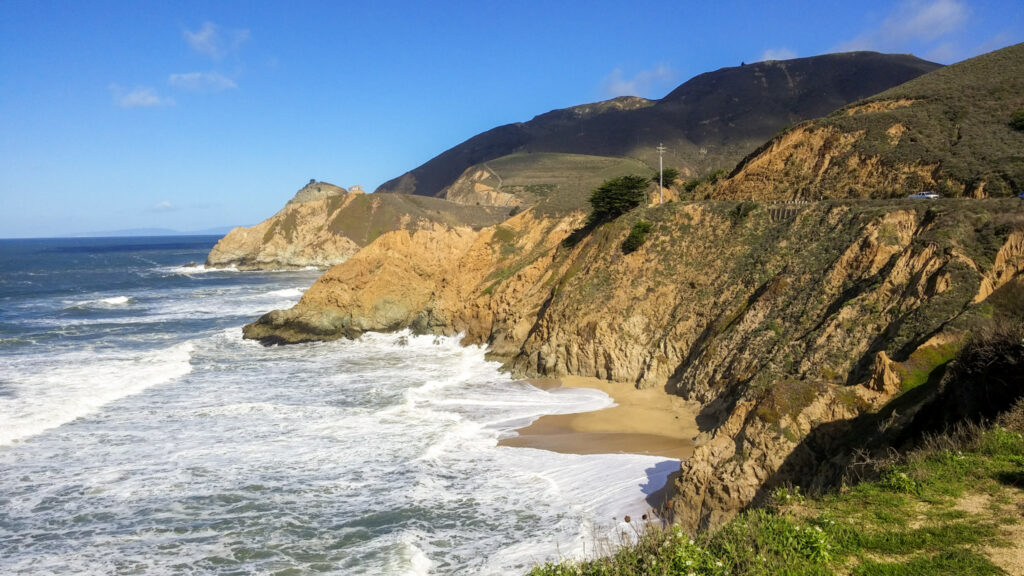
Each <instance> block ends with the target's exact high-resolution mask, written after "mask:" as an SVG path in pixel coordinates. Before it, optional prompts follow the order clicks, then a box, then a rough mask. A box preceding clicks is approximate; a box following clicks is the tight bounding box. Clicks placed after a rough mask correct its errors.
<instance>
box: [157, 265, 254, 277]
mask: <svg viewBox="0 0 1024 576" xmlns="http://www.w3.org/2000/svg"><path fill="white" fill-rule="evenodd" d="M156 271H157V272H160V273H162V274H178V275H181V276H191V275H193V274H209V273H211V272H241V270H239V269H238V268H236V267H235V266H234V265H232V266H225V267H223V268H218V267H212V266H211V267H208V266H206V265H205V264H196V265H195V266H160V267H158V268H156Z"/></svg>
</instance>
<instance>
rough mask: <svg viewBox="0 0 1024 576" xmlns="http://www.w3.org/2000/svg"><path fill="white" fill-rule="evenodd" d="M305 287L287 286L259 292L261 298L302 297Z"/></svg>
mask: <svg viewBox="0 0 1024 576" xmlns="http://www.w3.org/2000/svg"><path fill="white" fill-rule="evenodd" d="M305 291H306V290H305V288H285V289H283V290H272V291H270V292H267V293H265V294H258V295H257V297H259V298H302V294H303V293H304V292H305Z"/></svg>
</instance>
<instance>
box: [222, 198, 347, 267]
mask: <svg viewBox="0 0 1024 576" xmlns="http://www.w3.org/2000/svg"><path fill="white" fill-rule="evenodd" d="M345 200H349V197H347V196H346V197H345ZM334 203H335V202H334V201H332V199H330V198H324V199H319V200H310V201H308V202H289V203H288V204H287V205H286V206H285V207H284V208H282V209H281V210H280V211H279V212H278V213H277V214H274V215H273V216H271V217H270V218H268V219H266V220H264V221H263V222H260V223H259V224H257V225H255V226H252V227H249V228H245V227H241V226H240V227H238V228H235V229H234V230H232V231H231V232H229V233H228V235H227V236H225V237H224V238H221V239H220V241H219V242H217V245H216V246H214V247H213V249H212V250H211V251H210V254H209V256H207V258H206V265H207V266H211V267H217V268H223V267H229V266H234V267H236V268H238V269H240V270H275V269H297V268H306V267H310V266H312V267H316V268H328V267H330V266H333V265H335V264H340V263H341V262H344V261H345V260H348V259H349V258H350V257H352V255H353V254H355V253H356V252H358V251H359V249H360V248H361V246H360V245H359V244H357V243H356V242H354V241H353V240H352V239H351V238H349V237H347V236H345V235H343V234H337V233H334V232H333V231H331V230H330V228H329V225H330V222H331V217H332V216H333V212H332V211H331V208H332V205H333V204H334ZM343 203H344V201H343ZM297 222H302V225H301V226H299V225H296V223H297Z"/></svg>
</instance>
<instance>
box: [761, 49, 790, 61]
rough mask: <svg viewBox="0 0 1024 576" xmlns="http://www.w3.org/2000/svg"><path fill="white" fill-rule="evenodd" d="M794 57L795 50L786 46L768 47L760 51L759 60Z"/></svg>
mask: <svg viewBox="0 0 1024 576" xmlns="http://www.w3.org/2000/svg"><path fill="white" fill-rule="evenodd" d="M791 58H796V52H794V51H792V50H790V49H789V48H786V47H780V48H768V49H767V50H765V51H764V52H762V53H761V60H789V59H791Z"/></svg>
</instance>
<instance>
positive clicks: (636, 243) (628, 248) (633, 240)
mask: <svg viewBox="0 0 1024 576" xmlns="http://www.w3.org/2000/svg"><path fill="white" fill-rule="evenodd" d="M650 232H651V223H650V222H647V221H646V220H638V221H637V222H636V223H635V224H633V228H632V230H630V231H629V235H628V236H626V239H625V240H623V241H622V252H623V254H631V253H633V252H636V251H637V249H638V248H640V247H641V246H643V245H644V242H646V241H647V235H648V234H649V233H650Z"/></svg>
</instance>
